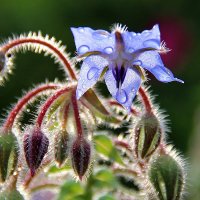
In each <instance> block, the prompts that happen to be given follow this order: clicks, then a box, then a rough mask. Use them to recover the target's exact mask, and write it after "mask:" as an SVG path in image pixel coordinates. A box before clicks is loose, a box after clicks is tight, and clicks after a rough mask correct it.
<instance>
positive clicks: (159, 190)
mask: <svg viewBox="0 0 200 200" xmlns="http://www.w3.org/2000/svg"><path fill="white" fill-rule="evenodd" d="M148 176H149V180H150V183H151V185H152V186H153V188H154V192H153V194H152V195H154V196H155V197H154V198H153V199H163V200H171V199H174V200H179V199H181V195H182V191H183V185H184V176H183V171H182V167H181V165H180V164H179V162H178V161H177V159H174V158H173V157H171V156H170V155H166V154H165V155H160V156H159V157H157V158H156V159H155V160H154V161H153V162H152V163H151V165H150V168H149V172H148ZM154 193H155V194H154Z"/></svg>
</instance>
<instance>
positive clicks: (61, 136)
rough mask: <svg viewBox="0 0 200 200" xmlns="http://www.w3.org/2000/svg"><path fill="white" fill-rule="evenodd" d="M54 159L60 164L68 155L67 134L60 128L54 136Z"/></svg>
mask: <svg viewBox="0 0 200 200" xmlns="http://www.w3.org/2000/svg"><path fill="white" fill-rule="evenodd" d="M54 151H55V160H56V162H57V163H58V165H59V166H61V165H62V164H63V163H64V162H65V160H66V159H67V157H68V153H69V135H68V133H67V131H66V130H61V131H60V132H59V133H58V134H57V135H56V138H55V147H54Z"/></svg>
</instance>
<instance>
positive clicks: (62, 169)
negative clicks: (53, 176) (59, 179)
mask: <svg viewBox="0 0 200 200" xmlns="http://www.w3.org/2000/svg"><path fill="white" fill-rule="evenodd" d="M71 169H72V168H71V167H70V166H69V165H66V166H63V167H56V166H55V165H54V166H52V167H51V168H50V169H49V170H48V173H60V172H62V171H69V170H71Z"/></svg>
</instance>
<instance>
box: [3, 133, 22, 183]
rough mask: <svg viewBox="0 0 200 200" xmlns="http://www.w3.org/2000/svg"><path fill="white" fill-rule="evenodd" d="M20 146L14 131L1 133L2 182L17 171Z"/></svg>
mask: <svg viewBox="0 0 200 200" xmlns="http://www.w3.org/2000/svg"><path fill="white" fill-rule="evenodd" d="M18 156H19V146H18V143H17V138H16V137H15V135H14V134H12V133H3V134H2V133H1V135H0V182H4V181H6V180H7V179H8V178H9V177H10V176H11V175H12V174H13V173H14V171H15V169H16V167H17V163H18Z"/></svg>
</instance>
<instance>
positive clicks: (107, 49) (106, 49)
mask: <svg viewBox="0 0 200 200" xmlns="http://www.w3.org/2000/svg"><path fill="white" fill-rule="evenodd" d="M104 52H105V53H107V54H111V53H113V48H112V47H106V48H105V49H104Z"/></svg>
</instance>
